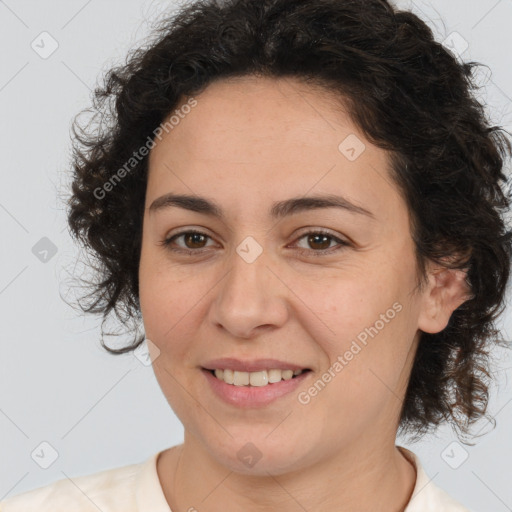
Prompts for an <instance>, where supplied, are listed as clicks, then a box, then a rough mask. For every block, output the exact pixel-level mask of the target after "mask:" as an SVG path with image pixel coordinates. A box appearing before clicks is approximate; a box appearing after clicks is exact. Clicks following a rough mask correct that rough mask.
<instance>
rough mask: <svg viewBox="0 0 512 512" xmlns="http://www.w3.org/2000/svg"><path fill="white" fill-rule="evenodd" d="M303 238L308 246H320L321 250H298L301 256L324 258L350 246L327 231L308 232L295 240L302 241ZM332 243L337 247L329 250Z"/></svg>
mask: <svg viewBox="0 0 512 512" xmlns="http://www.w3.org/2000/svg"><path fill="white" fill-rule="evenodd" d="M303 238H305V239H306V243H307V244H308V245H310V246H311V247H313V248H314V247H315V245H316V246H317V248H318V246H320V249H321V250H309V249H299V252H300V253H301V254H305V255H307V256H309V255H311V256H325V255H327V254H332V253H334V252H338V251H340V250H342V249H344V248H345V247H348V246H350V243H348V242H346V241H345V240H341V239H340V238H338V237H336V236H334V235H333V234H331V233H330V232H328V231H324V230H322V229H320V230H317V231H308V232H307V233H304V234H303V235H302V236H300V237H299V238H298V239H297V240H302V239H303ZM332 241H335V242H337V243H338V247H334V248H332V247H331V248H329V246H330V244H331V242H332Z"/></svg>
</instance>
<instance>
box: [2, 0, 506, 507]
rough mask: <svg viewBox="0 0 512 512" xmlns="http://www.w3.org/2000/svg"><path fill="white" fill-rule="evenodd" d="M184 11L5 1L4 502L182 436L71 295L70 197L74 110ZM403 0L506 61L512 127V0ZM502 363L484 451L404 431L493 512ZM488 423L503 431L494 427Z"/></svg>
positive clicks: (467, 498)
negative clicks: (161, 24) (41, 245)
mask: <svg viewBox="0 0 512 512" xmlns="http://www.w3.org/2000/svg"><path fill="white" fill-rule="evenodd" d="M176 5H177V3H176V2H171V1H167V2H165V1H152V2H150V1H148V0H146V1H143V0H129V1H128V0H115V1H105V0H103V1H99V0H89V1H84V0H72V1H71V0H67V1H64V0H61V1H55V0H54V1H51V2H41V1H35V0H32V1H23V0H17V1H16V0H7V1H6V2H2V1H0V42H1V45H2V52H1V54H0V55H1V56H0V60H1V67H0V112H1V117H0V119H1V121H0V144H1V149H2V151H1V166H2V172H1V180H2V181H1V187H0V226H1V234H2V242H1V249H0V251H1V252H0V265H1V267H0V268H1V270H0V310H1V312H2V313H1V315H2V316H1V319H2V324H1V325H2V334H1V336H2V340H1V353H2V357H1V368H0V379H1V382H0V433H1V435H0V461H1V462H0V500H1V499H3V498H5V497H7V496H11V495H14V494H18V493H20V492H23V491H26V490H29V489H32V488H35V487H40V486H42V485H45V484H48V483H50V482H53V481H55V480H57V479H61V478H66V477H70V478H73V477H75V476H79V475H85V474H89V473H93V472H97V471H100V470H103V469H108V468H112V467H117V466H122V465H126V464H132V463H136V462H141V461H143V460H145V459H146V458H147V457H149V456H150V455H151V454H153V453H155V452H157V451H159V450H161V449H164V448H165V447H168V446H172V445H175V444H178V443H181V442H182V439H183V428H182V426H181V423H180V422H179V421H178V419H177V418H176V417H175V416H174V414H173V412H172V411H171V409H170V407H169V406H168V404H167V402H166V400H165V398H164V397H163V395H162V393H161V391H160V388H159V387H158V384H157V382H156V380H155V377H154V374H153V371H152V369H151V367H150V366H144V365H143V364H141V362H140V361H139V360H138V359H137V358H136V357H134V355H133V354H126V355H122V356H113V355H110V354H108V353H107V352H105V351H104V350H103V349H102V348H101V346H100V344H99V320H100V319H99V318H89V317H88V318H83V316H81V315H79V314H78V312H76V311H74V310H72V309H71V308H70V307H69V306H68V305H67V304H66V303H65V302H63V301H62V300H61V297H60V295H61V294H65V295H66V296H68V298H69V297H70V295H69V289H68V286H67V284H66V283H67V280H68V279H69V277H68V274H67V272H80V269H79V268H77V269H75V268H74V263H75V261H76V259H77V255H78V251H77V247H75V246H74V244H73V243H72V241H71V239H70V237H69V235H68V233H67V231H66V220H65V214H64V210H63V208H62V203H61V200H60V197H61V195H62V193H66V192H67V190H66V186H67V183H68V181H69V174H68V164H69V154H70V140H69V137H70V132H69V129H70V123H71V119H72V117H73V116H74V115H75V114H76V113H78V112H79V111H80V110H81V109H82V108H84V107H87V106H89V105H90V94H91V90H92V89H94V86H95V84H96V81H97V78H98V77H99V76H100V75H101V73H102V72H103V71H104V70H106V69H108V67H109V66H110V65H112V64H114V63H119V62H120V61H121V60H122V59H123V58H124V56H125V54H126V52H127V51H128V49H130V48H132V47H134V46H136V45H137V42H138V41H140V40H141V39H142V38H143V37H144V36H146V34H147V33H148V30H149V29H150V22H151V20H154V19H156V18H157V17H158V16H159V13H161V12H162V11H164V10H167V11H169V10H173V9H174V8H175V6H176ZM397 5H398V6H400V7H402V8H407V9H410V10H412V11H413V12H415V13H416V14H418V15H420V16H421V17H422V18H423V19H424V20H425V21H427V22H428V24H429V25H430V26H431V27H432V28H433V30H434V32H435V34H436V38H437V40H439V41H444V40H445V39H446V38H447V37H448V41H450V40H451V41H453V40H455V41H458V42H457V43H456V47H457V48H459V50H462V48H463V47H462V46H461V44H462V43H461V41H462V42H463V40H466V41H467V43H468V44H469V47H468V48H467V49H466V50H465V51H464V53H462V54H461V58H463V59H464V60H476V61H479V62H482V63H485V64H487V65H489V66H490V68H491V72H492V75H491V76H490V77H489V76H488V77H487V78H486V80H487V82H486V85H485V90H483V91H482V92H481V97H482V101H485V103H486V104H487V105H488V112H489V115H490V117H491V118H492V120H493V121H494V122H495V123H498V124H500V125H503V126H505V127H506V128H507V129H508V130H509V131H512V100H511V98H512V66H511V59H510V51H511V49H512V33H511V30H510V27H511V26H512V1H511V0H501V1H497V0H471V1H469V0H450V1H449V2H446V1H445V0H414V1H408V0H405V1H397ZM43 31H47V32H49V33H50V34H51V36H52V37H53V38H55V40H57V42H58V44H59V47H58V49H57V50H56V51H55V53H53V54H52V55H51V56H50V57H49V58H47V59H43V58H41V57H40V56H39V55H38V54H37V53H36V52H35V51H34V50H33V49H32V48H31V43H32V41H33V40H35V39H36V38H37V37H38V36H39V34H40V33H41V32H43ZM453 32H457V33H458V34H460V36H461V37H462V38H463V39H461V37H459V36H455V39H454V36H453V35H450V34H452V33H453ZM482 78H485V77H484V76H482ZM43 237H47V238H49V239H50V240H51V242H52V243H53V244H55V246H56V248H57V253H56V254H55V255H54V256H53V257H51V258H50V259H49V261H47V262H46V263H43V262H42V261H40V259H38V258H37V257H36V256H35V255H34V254H33V252H32V248H33V247H34V246H35V245H36V244H37V243H38V242H39V241H40V239H41V238H43ZM508 297H509V298H510V293H509V295H508ZM510 313H511V307H510V305H509V306H508V308H507V310H506V311H505V313H504V315H503V317H502V318H503V320H502V322H500V325H501V326H502V328H503V333H504V336H505V337H506V338H507V339H510V334H509V333H510V332H511V330H512V329H511V324H512V323H511V322H510V321H508V323H507V322H505V318H507V317H509V318H510V316H511V315H510ZM123 341H127V340H119V342H123ZM496 357H497V363H496V366H495V371H496V378H497V385H496V386H494V387H493V388H491V392H492V398H491V403H490V411H491V412H493V414H494V416H495V417H496V421H497V427H496V429H495V430H491V431H490V433H489V434H487V435H485V436H483V437H481V438H480V439H479V440H476V445H475V446H474V447H468V446H465V445H460V444H458V443H457V444H455V445H453V446H450V443H452V442H454V441H457V438H456V436H455V435H454V433H453V432H452V431H451V429H450V428H449V427H447V428H443V429H441V430H440V431H439V432H438V434H437V436H435V437H430V438H425V439H424V440H423V441H421V442H419V443H416V444H414V445H410V444H407V443H406V442H405V441H403V440H400V439H399V440H398V443H399V444H402V445H403V446H406V447H409V448H411V449H412V450H413V451H414V452H415V453H417V454H418V455H419V456H420V458H421V460H422V463H423V465H424V467H425V469H426V471H427V473H428V474H429V476H430V477H431V478H432V479H433V482H435V483H436V484H437V485H440V486H441V487H443V488H444V489H445V490H446V491H447V492H448V493H449V494H451V495H452V496H454V497H455V498H457V499H458V500H459V501H461V502H462V503H464V504H465V505H466V506H468V507H470V508H471V509H472V510H474V511H482V512H483V511H485V512H493V511H495V512H505V511H507V510H512V486H511V485H510V482H511V476H512V471H511V469H510V464H511V462H512V437H511V428H512V405H511V404H510V402H511V401H512V391H511V387H510V383H509V379H508V378H509V377H510V376H512V370H511V366H512V365H511V363H510V361H511V357H510V354H509V353H508V352H499V353H498V352H496ZM507 377H508V378H507ZM478 429H481V430H482V431H485V430H487V429H488V428H487V427H486V423H485V422H483V423H482V425H481V426H480V427H478V428H475V431H477V430H478ZM42 442H47V443H49V444H50V445H51V446H52V447H53V448H54V449H55V450H56V451H57V453H58V458H57V459H56V460H55V462H53V464H51V465H50V466H49V467H48V468H47V469H43V468H42V467H40V465H39V464H38V463H36V462H35V460H34V459H36V460H38V458H37V456H36V455H35V454H37V453H39V454H42V453H44V454H45V455H44V456H41V457H40V458H39V463H44V459H45V457H46V458H47V459H46V460H47V461H48V460H49V459H48V457H51V453H52V452H51V449H48V448H47V447H46V445H42V446H41V443H42ZM447 447H448V448H447ZM463 450H466V452H467V455H468V458H467V460H465V461H464V462H463V463H462V464H461V465H460V466H459V467H458V468H457V469H453V468H452V467H450V465H449V464H448V463H447V462H446V461H447V460H449V461H450V462H451V464H452V466H453V465H456V464H459V463H460V462H461V461H462V460H463V457H464V456H465V452H464V451H463ZM31 454H34V455H33V456H32V455H31ZM443 454H444V455H443ZM447 455H448V456H447ZM454 461H455V462H454Z"/></svg>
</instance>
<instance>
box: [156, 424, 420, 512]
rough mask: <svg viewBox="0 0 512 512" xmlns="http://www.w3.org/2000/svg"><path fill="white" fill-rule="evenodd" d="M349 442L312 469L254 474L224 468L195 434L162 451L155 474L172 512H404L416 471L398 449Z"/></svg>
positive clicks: (392, 446)
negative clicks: (348, 444)
mask: <svg viewBox="0 0 512 512" xmlns="http://www.w3.org/2000/svg"><path fill="white" fill-rule="evenodd" d="M356 445H357V443H353V444H351V446H350V447H349V448H347V449H346V450H344V451H343V452H342V453H335V454H333V455H332V457H331V458H330V459H328V460H325V459H323V460H322V461H321V462H319V463H318V464H316V465H314V466H308V467H307V468H302V469H299V470H296V471H293V472H289V473H285V474H279V475H275V476H274V475H272V474H270V473H268V474H267V475H268V476H254V475H247V474H240V473H235V472H233V471H231V470H230V469H229V468H227V467H225V466H223V465H221V464H219V463H218V461H216V460H215V459H214V458H212V457H211V455H210V454H209V453H208V452H206V451H205V450H204V449H203V447H202V446H201V445H200V444H199V443H198V442H197V440H196V439H194V438H193V437H192V436H189V435H187V433H185V442H184V443H183V444H182V445H179V446H176V447H174V448H172V449H169V450H166V451H165V452H163V453H162V454H161V455H160V457H159V459H158V463H157V471H158V474H159V477H160V481H161V483H162V488H163V491H164V495H165V497H166V499H167V502H168V503H169V506H170V508H171V510H172V512H185V511H187V512H189V511H190V512H194V511H200V512H214V511H218V510H224V511H226V512H242V511H244V512H246V511H250V512H260V511H261V512H263V511H268V510H273V509H275V510H280V512H296V511H297V510H299V508H298V507H300V508H302V509H303V510H308V512H320V511H322V512H329V511H332V512H334V511H336V512H356V511H357V512H360V511H361V510H372V511H374V512H379V511H383V512H384V511H386V512H391V511H392V512H403V511H404V510H405V508H406V507H407V503H408V502H409V500H410V497H411V495H412V492H413V489H414V485H415V482H416V471H415V468H414V466H413V464H412V463H411V462H409V461H408V460H407V459H406V458H405V457H404V455H403V454H402V453H401V452H400V451H399V449H398V448H397V447H396V446H395V444H394V442H393V443H391V444H389V445H386V446H383V445H381V446H377V447H376V446H371V445H370V444H368V443H365V444H364V445H363V446H359V445H358V446H357V449H355V448H356Z"/></svg>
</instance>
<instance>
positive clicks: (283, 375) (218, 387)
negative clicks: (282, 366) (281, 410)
mask: <svg viewBox="0 0 512 512" xmlns="http://www.w3.org/2000/svg"><path fill="white" fill-rule="evenodd" d="M201 372H202V373H203V375H204V376H205V379H206V383H207V385H208V387H209V388H210V390H211V391H212V392H213V395H214V396H216V397H217V398H218V399H220V400H221V401H222V402H224V403H226V404H228V405H230V406H235V407H237V408H241V409H255V408H262V407H266V406H268V405H270V404H271V403H273V402H275V401H277V400H278V399H281V400H284V399H285V397H286V396H287V397H289V399H291V397H293V396H294V392H296V391H297V388H298V387H299V386H301V385H304V383H305V381H306V379H308V378H309V376H310V375H312V374H313V371H312V370H311V369H309V368H305V369H303V370H299V369H296V370H291V369H287V370H283V371H281V370H278V372H279V374H278V373H277V372H272V369H271V370H270V372H268V371H267V370H260V371H257V372H243V371H233V370H231V371H230V370H229V369H225V368H222V369H221V368H218V369H215V370H212V369H210V368H204V367H201ZM221 372H222V373H221ZM294 373H295V374H294ZM265 374H266V376H265ZM290 374H291V375H290ZM278 378H279V380H277V379H278ZM226 380H227V381H228V382H226ZM271 380H275V381H276V382H270V381H271Z"/></svg>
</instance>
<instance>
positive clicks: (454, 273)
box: [418, 268, 474, 334]
mask: <svg viewBox="0 0 512 512" xmlns="http://www.w3.org/2000/svg"><path fill="white" fill-rule="evenodd" d="M473 296H474V295H473V294H472V291H471V286H470V284H469V283H468V281H467V269H464V270H455V269H449V268H438V269H435V270H433V271H431V272H430V274H429V283H428V287H427V288H426V290H425V292H424V299H423V304H422V309H421V312H420V316H419V318H418V328H419V329H421V330H422V331H423V332H428V333H432V334H435V333H438V332H441V331H442V330H443V329H444V328H445V327H446V326H447V325H448V322H449V320H450V317H451V315H452V313H453V312H454V311H455V310H456V309H457V308H458V307H459V306H460V305H462V304H463V303H464V302H466V301H468V300H470V299H472V298H473Z"/></svg>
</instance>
